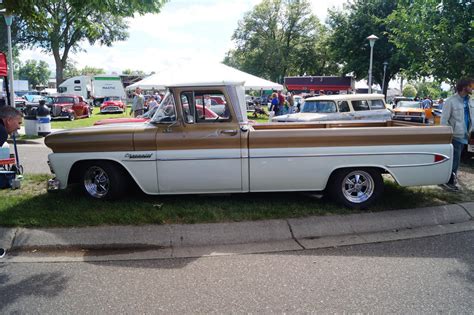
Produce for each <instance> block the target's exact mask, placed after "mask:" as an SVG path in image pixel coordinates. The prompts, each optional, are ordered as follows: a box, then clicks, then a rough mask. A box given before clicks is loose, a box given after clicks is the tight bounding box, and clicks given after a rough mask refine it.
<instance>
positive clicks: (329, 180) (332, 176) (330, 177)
mask: <svg viewBox="0 0 474 315" xmlns="http://www.w3.org/2000/svg"><path fill="white" fill-rule="evenodd" d="M362 168H363V169H370V170H374V171H377V172H379V173H380V174H387V173H388V174H390V173H389V172H388V171H387V170H386V169H384V168H382V167H367V166H351V167H341V168H337V169H334V170H333V171H332V172H331V175H329V179H328V182H327V184H326V187H328V185H329V183H331V181H332V180H333V178H334V176H335V175H336V173H337V172H339V171H342V170H351V169H362Z"/></svg>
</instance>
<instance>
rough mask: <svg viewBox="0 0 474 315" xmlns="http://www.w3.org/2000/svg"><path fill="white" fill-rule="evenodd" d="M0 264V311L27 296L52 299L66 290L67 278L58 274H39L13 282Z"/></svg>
mask: <svg viewBox="0 0 474 315" xmlns="http://www.w3.org/2000/svg"><path fill="white" fill-rule="evenodd" d="M5 266H6V265H2V264H0V300H1V303H0V311H1V310H2V309H5V308H6V307H7V306H8V305H10V304H14V303H16V302H17V300H20V299H22V298H24V297H28V296H38V297H54V296H58V295H59V294H60V293H61V292H62V291H64V290H65V289H66V284H67V282H68V278H67V277H65V276H64V275H63V274H62V273H60V272H53V273H40V274H38V275H34V276H30V277H27V278H25V279H23V280H20V281H15V279H14V278H10V277H9V276H8V275H7V274H5V273H4V272H3V271H2V269H3V268H5Z"/></svg>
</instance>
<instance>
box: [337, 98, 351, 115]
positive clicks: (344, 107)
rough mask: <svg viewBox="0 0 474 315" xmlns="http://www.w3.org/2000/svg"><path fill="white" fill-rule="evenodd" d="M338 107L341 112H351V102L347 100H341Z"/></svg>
mask: <svg viewBox="0 0 474 315" xmlns="http://www.w3.org/2000/svg"><path fill="white" fill-rule="evenodd" d="M337 105H338V107H339V111H340V112H341V113H346V112H350V111H351V109H350V107H349V103H347V101H342V102H339V104H337Z"/></svg>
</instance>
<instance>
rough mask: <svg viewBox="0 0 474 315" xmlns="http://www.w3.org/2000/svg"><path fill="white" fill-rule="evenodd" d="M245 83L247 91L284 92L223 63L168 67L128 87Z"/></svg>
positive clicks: (267, 82) (156, 87) (272, 84)
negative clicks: (192, 83)
mask: <svg viewBox="0 0 474 315" xmlns="http://www.w3.org/2000/svg"><path fill="white" fill-rule="evenodd" d="M228 81H233V82H244V87H245V89H246V90H261V89H262V90H282V89H283V86H282V85H281V84H278V83H275V82H271V81H268V80H265V79H262V78H259V77H257V76H254V75H252V74H249V73H246V72H243V71H240V70H237V69H235V68H232V67H229V66H226V65H224V64H222V63H215V64H203V63H186V64H180V65H175V66H171V67H168V68H166V69H164V70H163V71H160V72H158V73H156V74H152V75H150V76H149V77H146V78H145V79H143V80H141V81H138V82H135V83H134V84H131V85H129V86H127V87H126V89H127V90H133V89H135V88H137V87H139V88H141V89H144V90H152V89H155V90H164V89H165V88H166V86H171V85H173V84H176V83H182V82H228Z"/></svg>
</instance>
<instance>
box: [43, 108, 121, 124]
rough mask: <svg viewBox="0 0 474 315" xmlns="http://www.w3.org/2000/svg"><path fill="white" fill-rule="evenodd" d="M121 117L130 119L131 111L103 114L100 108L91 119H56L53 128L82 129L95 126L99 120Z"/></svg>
mask: <svg viewBox="0 0 474 315" xmlns="http://www.w3.org/2000/svg"><path fill="white" fill-rule="evenodd" d="M121 117H130V115H129V109H128V108H127V110H126V111H125V112H124V113H122V114H118V113H117V114H101V113H100V110H99V107H94V111H93V112H92V116H91V117H90V118H81V119H76V120H74V121H69V120H67V119H54V120H52V121H51V128H53V129H73V128H82V127H88V126H92V125H94V123H95V122H96V121H98V120H101V119H105V118H121Z"/></svg>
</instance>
